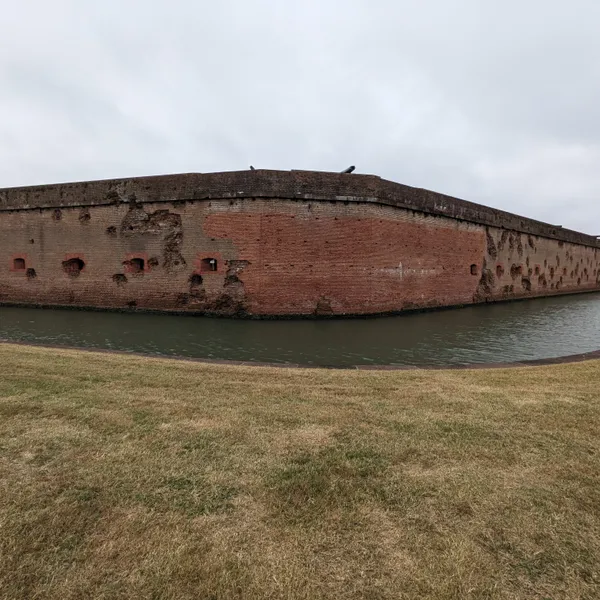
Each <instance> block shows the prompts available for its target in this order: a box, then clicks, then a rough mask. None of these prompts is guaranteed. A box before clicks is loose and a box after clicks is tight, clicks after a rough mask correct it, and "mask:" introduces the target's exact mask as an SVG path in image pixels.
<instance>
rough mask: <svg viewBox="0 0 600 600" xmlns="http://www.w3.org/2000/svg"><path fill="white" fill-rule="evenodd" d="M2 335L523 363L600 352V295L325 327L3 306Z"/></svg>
mask: <svg viewBox="0 0 600 600" xmlns="http://www.w3.org/2000/svg"><path fill="white" fill-rule="evenodd" d="M0 339H5V340H9V341H21V342H23V341H24V342H37V343H45V344H58V345H65V346H77V347H83V348H104V349H112V350H125V351H132V352H144V353H147V354H154V355H163V356H174V355H176V356H186V357H195V358H210V359H228V360H244V361H259V362H275V363H294V364H305V365H319V366H339V367H347V366H353V365H368V364H381V365H415V366H423V365H460V364H468V363H488V362H515V361H521V360H531V359H539V358H554V357H557V356H564V355H568V354H578V353H581V352H589V351H594V350H599V349H600V294H598V293H593V294H582V295H574V296H561V297H555V298H542V299H536V300H528V301H523V302H512V303H506V304H487V305H480V306H472V307H467V308H461V309H454V310H444V311H438V312H427V313H412V314H410V313H409V314H404V315H400V316H394V317H378V318H365V319H336V320H317V321H310V320H291V321H290V320H282V321H256V320H230V319H217V318H210V317H200V316H175V315H157V314H136V313H110V312H105V313H103V312H91V311H90V312H87V311H77V310H55V309H35V308H12V307H4V308H2V307H0Z"/></svg>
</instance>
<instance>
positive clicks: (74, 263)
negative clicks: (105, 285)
mask: <svg viewBox="0 0 600 600" xmlns="http://www.w3.org/2000/svg"><path fill="white" fill-rule="evenodd" d="M62 266H63V271H64V272H65V273H66V274H67V275H69V277H79V275H80V273H81V271H83V269H84V267H85V263H84V262H83V261H82V260H81V259H80V258H69V259H68V260H65V261H63V264H62Z"/></svg>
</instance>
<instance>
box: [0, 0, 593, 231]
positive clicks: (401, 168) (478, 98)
mask: <svg viewBox="0 0 600 600" xmlns="http://www.w3.org/2000/svg"><path fill="white" fill-rule="evenodd" d="M0 8H1V9H2V10H1V12H0V15H1V16H0V22H1V24H2V35H1V36H0V86H1V88H0V89H1V93H0V187H8V186H15V185H33V184H39V183H53V182H59V181H72V180H86V179H104V178H113V177H114V178H116V177H130V176H137V175H154V174H160V173H172V172H191V171H194V172H210V171H229V170H240V169H246V168H247V167H248V165H250V164H252V165H254V166H255V167H262V168H270V169H315V170H325V171H340V170H342V169H344V168H345V167H347V166H348V165H350V164H354V165H356V166H357V171H358V172H360V173H373V174H377V175H380V176H382V177H385V178H387V179H392V180H394V181H399V182H402V183H406V184H408V185H413V186H417V187H425V188H429V189H433V190H436V191H440V192H444V193H447V194H451V195H455V196H459V197H462V198H465V199H467V200H472V201H475V202H481V203H484V204H488V205H491V206H495V207H498V208H503V209H505V210H509V211H513V212H517V213H519V214H523V215H526V216H529V217H533V218H537V219H540V220H544V221H549V222H551V223H554V224H557V225H563V226H565V227H571V228H574V229H578V230H580V231H585V232H587V233H592V234H599V235H600V1H599V0H564V1H558V0H346V1H342V0H296V1H291V0H213V1H211V2H208V1H206V0H195V1H193V0H170V1H168V2H167V1H165V0H155V1H153V0H143V1H142V0H139V1H138V0H102V1H99V0H52V1H50V0H19V1H18V2H17V1H14V0H12V1H9V0H0Z"/></svg>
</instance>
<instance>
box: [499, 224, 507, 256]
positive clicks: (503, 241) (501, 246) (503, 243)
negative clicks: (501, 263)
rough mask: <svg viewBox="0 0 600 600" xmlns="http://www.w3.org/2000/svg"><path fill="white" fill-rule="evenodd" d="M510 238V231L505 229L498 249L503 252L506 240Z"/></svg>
mask: <svg viewBox="0 0 600 600" xmlns="http://www.w3.org/2000/svg"><path fill="white" fill-rule="evenodd" d="M507 239H508V231H507V230H506V229H504V230H503V231H502V235H501V236H500V241H499V242H498V250H499V251H500V252H502V250H504V247H505V246H506V240H507Z"/></svg>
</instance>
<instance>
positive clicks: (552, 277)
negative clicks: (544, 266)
mask: <svg viewBox="0 0 600 600" xmlns="http://www.w3.org/2000/svg"><path fill="white" fill-rule="evenodd" d="M550 279H554V267H550Z"/></svg>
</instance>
